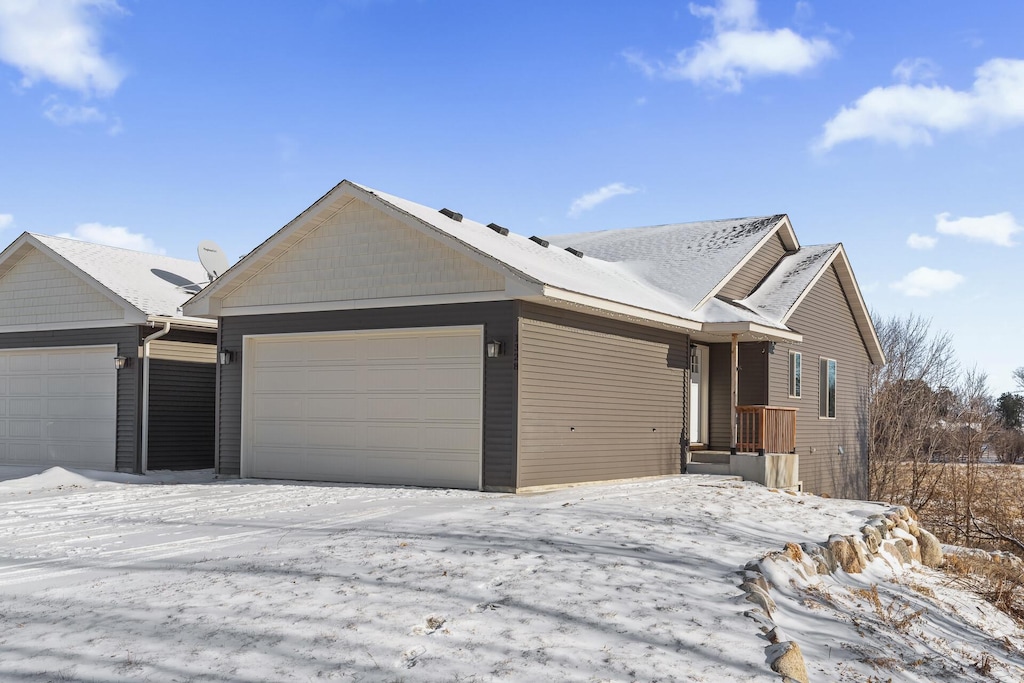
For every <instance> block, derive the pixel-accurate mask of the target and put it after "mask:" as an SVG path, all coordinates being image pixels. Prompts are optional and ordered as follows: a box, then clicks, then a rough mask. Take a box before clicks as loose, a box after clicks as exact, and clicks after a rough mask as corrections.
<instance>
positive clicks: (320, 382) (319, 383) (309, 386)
mask: <svg viewBox="0 0 1024 683" xmlns="http://www.w3.org/2000/svg"><path fill="white" fill-rule="evenodd" d="M296 374H298V373H296ZM302 378H303V381H304V390H305V391H327V392H333V391H352V387H353V386H354V384H355V382H356V381H357V380H358V371H357V370H355V369H352V368H332V367H325V368H316V369H308V370H305V371H303V374H302Z"/></svg>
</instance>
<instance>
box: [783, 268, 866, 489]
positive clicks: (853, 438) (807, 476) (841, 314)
mask: <svg viewBox="0 0 1024 683" xmlns="http://www.w3.org/2000/svg"><path fill="white" fill-rule="evenodd" d="M787 324H788V325H789V326H790V327H791V328H792V329H794V330H796V331H797V332H799V333H800V334H802V335H803V343H801V344H786V345H784V344H781V343H780V344H779V345H778V347H777V349H776V351H775V354H774V355H772V356H770V373H771V392H770V396H769V397H770V399H771V403H772V405H779V406H792V407H795V408H799V412H798V413H797V428H796V443H797V453H799V455H800V478H801V479H802V480H803V483H804V489H805V490H807V491H811V492H813V493H826V494H829V495H833V496H845V497H860V496H863V495H866V493H867V491H866V488H867V449H866V443H867V441H866V439H867V396H868V387H869V374H870V367H871V363H870V360H869V358H868V354H867V350H866V348H865V347H864V342H863V341H862V339H861V337H860V333H859V331H858V329H857V326H856V324H855V322H854V318H853V313H852V312H851V311H850V306H849V304H848V302H847V299H846V297H845V294H844V292H843V289H842V286H841V285H840V283H839V278H838V276H837V275H836V272H835V269H834V268H833V267H829V269H828V272H826V273H825V274H823V275H822V277H821V279H820V280H819V281H818V283H817V284H816V285H815V286H814V288H813V289H812V290H811V291H810V293H809V294H808V295H807V297H806V298H805V299H804V300H803V302H802V303H801V304H800V306H799V308H797V310H796V312H795V313H794V314H793V316H792V317H791V318H790V319H789V321H788V323H787ZM790 350H792V351H799V352H800V353H801V354H802V366H803V367H802V370H803V373H802V374H803V377H802V379H803V381H802V392H801V393H802V396H801V398H790V397H789V351H790ZM821 358H831V359H834V360H835V361H836V377H837V379H836V418H835V419H821V418H819V417H818V387H819V372H820V362H819V361H820V359H821ZM839 447H842V448H843V451H844V455H839V454H838V451H839ZM812 449H813V450H814V452H813V453H812V452H811V450H812Z"/></svg>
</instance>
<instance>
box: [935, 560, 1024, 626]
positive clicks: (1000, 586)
mask: <svg viewBox="0 0 1024 683" xmlns="http://www.w3.org/2000/svg"><path fill="white" fill-rule="evenodd" d="M945 570H946V572H947V573H948V574H949V575H950V576H951V577H952V578H953V580H954V581H955V582H956V583H957V584H958V585H959V587H961V588H966V589H967V590H970V591H972V592H974V593H976V594H977V595H980V596H981V597H983V598H984V599H985V600H987V601H988V602H990V603H992V604H993V605H995V606H996V607H998V608H999V609H1000V611H1002V612H1004V613H1006V614H1008V615H1009V616H1011V617H1013V619H1014V620H1016V621H1017V623H1019V624H1022V625H1024V568H1021V566H1020V565H1014V564H1012V563H1009V562H1006V561H1002V562H997V561H995V560H993V559H991V558H984V557H980V556H979V557H975V556H966V555H949V556H947V557H946V566H945Z"/></svg>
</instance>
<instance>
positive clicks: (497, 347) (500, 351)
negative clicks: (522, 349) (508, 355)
mask: <svg viewBox="0 0 1024 683" xmlns="http://www.w3.org/2000/svg"><path fill="white" fill-rule="evenodd" d="M503 355H505V344H504V343H502V342H500V341H489V342H487V357H488V358H497V357H498V356H503Z"/></svg>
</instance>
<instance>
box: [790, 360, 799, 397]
mask: <svg viewBox="0 0 1024 683" xmlns="http://www.w3.org/2000/svg"><path fill="white" fill-rule="evenodd" d="M800 358H801V357H800V352H799V351H790V352H789V397H790V398H800Z"/></svg>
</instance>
